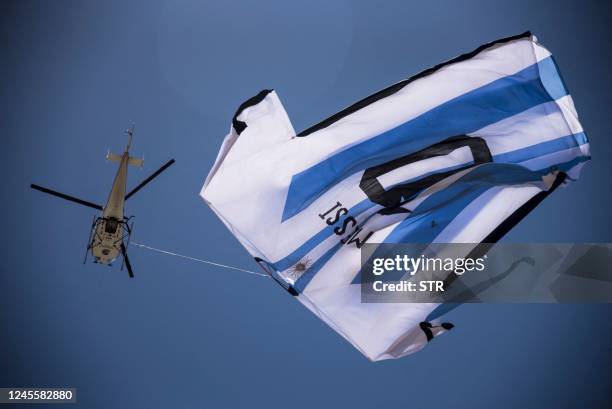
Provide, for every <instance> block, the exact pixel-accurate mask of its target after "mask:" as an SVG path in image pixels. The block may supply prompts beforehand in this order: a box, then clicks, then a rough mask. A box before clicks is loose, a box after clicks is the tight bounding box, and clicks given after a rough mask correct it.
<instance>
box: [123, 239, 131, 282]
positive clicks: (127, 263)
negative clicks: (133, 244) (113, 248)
mask: <svg viewBox="0 0 612 409" xmlns="http://www.w3.org/2000/svg"><path fill="white" fill-rule="evenodd" d="M121 253H122V254H123V261H125V267H127V271H128V274H129V275H130V278H134V272H133V271H132V265H131V264H130V259H129V258H128V255H127V250H126V249H125V245H124V244H123V243H121Z"/></svg>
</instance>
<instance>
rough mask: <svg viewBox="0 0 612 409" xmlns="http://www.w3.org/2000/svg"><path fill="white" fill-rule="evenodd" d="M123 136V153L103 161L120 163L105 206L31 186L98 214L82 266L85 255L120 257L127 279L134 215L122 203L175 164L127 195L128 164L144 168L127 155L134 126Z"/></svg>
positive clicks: (101, 259) (107, 260)
mask: <svg viewBox="0 0 612 409" xmlns="http://www.w3.org/2000/svg"><path fill="white" fill-rule="evenodd" d="M125 133H126V134H127V135H128V144H127V146H126V148H125V151H124V152H123V154H121V155H119V154H115V153H111V152H110V151H109V152H108V154H107V155H106V159H107V160H109V161H112V162H117V163H119V168H118V169H117V174H116V175H115V180H114V181H113V185H112V187H111V191H110V193H109V195H108V199H107V201H106V205H105V206H104V207H103V206H101V205H99V204H96V203H93V202H89V201H86V200H83V199H79V198H77V197H74V196H69V195H66V194H64V193H60V192H56V191H54V190H51V189H47V188H45V187H42V186H39V185H36V184H31V185H30V187H31V188H32V189H35V190H38V191H40V192H43V193H48V194H50V195H53V196H56V197H59V198H61V199H64V200H68V201H71V202H74V203H77V204H80V205H82V206H87V207H91V208H93V209H96V210H100V211H101V212H102V214H101V215H96V216H94V218H93V222H92V224H91V230H90V233H89V239H88V241H87V249H86V251H85V260H84V261H83V264H85V263H86V262H87V256H88V255H89V253H90V252H91V254H92V256H93V257H94V263H98V264H106V265H109V266H110V265H112V263H113V262H114V261H115V259H117V257H119V255H121V256H122V257H123V260H122V263H121V270H123V266H124V265H125V267H126V268H127V271H128V275H129V276H130V278H133V277H134V272H133V270H132V265H131V263H130V260H129V258H128V253H127V246H128V245H129V243H130V236H131V234H132V228H133V226H134V222H133V221H132V219H133V218H134V216H130V217H126V216H125V214H124V205H125V201H126V200H127V199H129V198H130V197H132V196H133V195H134V194H136V193H137V192H138V191H139V190H140V189H142V188H143V187H144V186H145V185H147V184H148V183H149V182H151V181H152V180H153V179H154V178H156V177H157V176H159V174H160V173H162V172H163V171H164V170H166V169H167V168H168V167H170V166H171V165H172V164H173V163H174V159H170V160H169V161H168V162H166V163H165V164H164V165H162V166H161V167H160V168H159V169H158V170H157V171H155V172H154V173H152V174H151V175H150V176H149V177H147V178H146V179H144V180H143V181H142V182H141V183H140V184H139V185H138V186H136V187H135V188H134V189H132V190H131V191H130V192H129V193H127V194H126V193H125V192H126V182H127V169H128V165H130V166H135V167H142V166H143V165H144V159H141V158H136V157H133V156H130V152H129V151H130V147H131V145H132V138H133V136H134V126H133V125H132V127H131V128H129V129H128V130H127V131H125Z"/></svg>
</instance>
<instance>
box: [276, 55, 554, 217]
mask: <svg viewBox="0 0 612 409" xmlns="http://www.w3.org/2000/svg"><path fill="white" fill-rule="evenodd" d="M549 59H550V61H548V60H549ZM551 64H552V65H551ZM554 68H555V66H554V62H552V59H551V58H550V57H548V58H546V59H544V60H542V61H540V62H539V63H537V64H534V65H531V66H529V67H527V68H525V69H523V70H521V71H519V72H517V73H515V74H513V75H509V76H506V77H503V78H500V79H498V80H496V81H493V82H491V83H489V84H486V85H484V86H482V87H479V88H477V89H474V90H472V91H470V92H467V93H465V94H463V95H460V96H458V97H456V98H453V99H451V100H449V101H446V102H444V103H442V104H441V105H438V106H437V107H435V108H433V109H431V110H429V111H427V112H425V113H424V114H422V115H420V116H418V117H416V118H414V119H412V120H410V121H408V122H406V123H404V124H402V125H400V126H397V127H396V128H393V129H391V130H389V131H386V132H384V133H382V134H380V135H378V136H375V137H372V138H370V139H368V140H367V141H364V142H361V143H358V144H356V145H354V146H351V147H350V148H347V149H345V150H343V151H341V152H339V153H337V154H335V155H333V156H331V157H329V158H328V159H326V160H324V161H322V162H320V163H318V164H317V165H314V166H312V167H311V168H309V169H306V170H304V171H302V172H300V173H298V174H296V175H294V176H293V178H292V180H291V184H290V186H289V190H288V193H287V200H286V202H285V207H284V210H283V215H282V221H285V220H287V219H289V218H291V217H293V216H295V215H296V214H297V213H299V212H301V211H302V210H304V209H305V208H306V207H308V206H309V205H310V204H311V203H312V202H313V201H314V200H316V199H317V198H318V197H320V196H321V195H322V194H323V193H324V192H325V191H327V190H328V189H329V188H330V187H332V186H333V185H335V184H336V183H338V182H340V181H341V180H343V179H345V178H346V177H347V176H349V175H351V174H353V173H355V172H357V171H360V170H364V169H367V168H368V167H371V166H376V165H379V164H382V163H385V162H387V161H389V160H392V159H395V158H398V157H400V156H403V155H406V154H409V153H411V152H416V151H418V150H421V149H423V148H426V147H427V146H431V145H433V144H435V143H438V142H441V141H443V140H444V139H447V138H449V137H452V136H455V135H462V134H468V133H472V132H475V131H477V130H478V129H481V128H483V127H485V126H487V125H490V124H493V123H495V122H498V121H500V120H502V119H504V118H508V117H511V116H513V115H516V114H518V113H520V112H523V111H525V110H527V109H529V108H531V107H534V106H536V105H539V104H541V103H544V102H549V101H551V100H552V97H551V95H550V94H549V93H548V92H547V89H548V88H546V86H547V85H546V84H548V87H549V88H550V90H551V92H554V95H555V97H559V95H560V92H561V90H560V88H559V87H558V84H557V83H556V82H555V80H554V78H549V77H555V76H556V77H558V73H557V72H556V71H553V69H554ZM540 75H545V76H546V77H547V78H546V79H544V78H540ZM555 84H557V85H555ZM561 85H562V84H561ZM563 89H564V88H563Z"/></svg>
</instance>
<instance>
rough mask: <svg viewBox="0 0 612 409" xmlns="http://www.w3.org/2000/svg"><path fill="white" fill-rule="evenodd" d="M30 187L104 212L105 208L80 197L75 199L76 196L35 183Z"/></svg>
mask: <svg viewBox="0 0 612 409" xmlns="http://www.w3.org/2000/svg"><path fill="white" fill-rule="evenodd" d="M30 187H31V188H32V189H34V190H38V191H39V192H43V193H48V194H50V195H53V196H56V197H59V198H60V199H64V200H69V201H71V202H74V203H78V204H80V205H83V206H87V207H93V208H94V209H97V210H104V208H103V207H102V206H100V205H99V204H95V203H92V202H88V201H87V200H83V199H79V198H78V197H74V196H69V195H66V194H64V193H60V192H56V191H55V190H51V189H47V188H46V187H42V186H38V185H35V184H33V183H32V184H31V185H30Z"/></svg>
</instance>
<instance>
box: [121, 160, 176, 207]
mask: <svg viewBox="0 0 612 409" xmlns="http://www.w3.org/2000/svg"><path fill="white" fill-rule="evenodd" d="M173 163H174V159H170V160H169V161H168V162H166V163H165V164H164V166H162V167H161V168H159V169H157V171H156V172H155V173H153V174H152V175H151V176H149V177H148V178H146V179H145V180H143V181H142V182H141V183H140V184H139V185H138V186H136V187H135V188H134V189H132V191H131V192H130V193H128V194H127V195H125V200H128V199H129V198H130V197H131V196H133V195H134V194H135V193H136V192H138V191H139V190H140V189H142V188H143V187H145V185H146V184H147V183H149V182H150V181H152V180H153V179H155V178H156V177H157V176H159V174H160V173H162V172H163V171H164V170H166V169H168V168H169V167H170V165H172V164H173Z"/></svg>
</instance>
